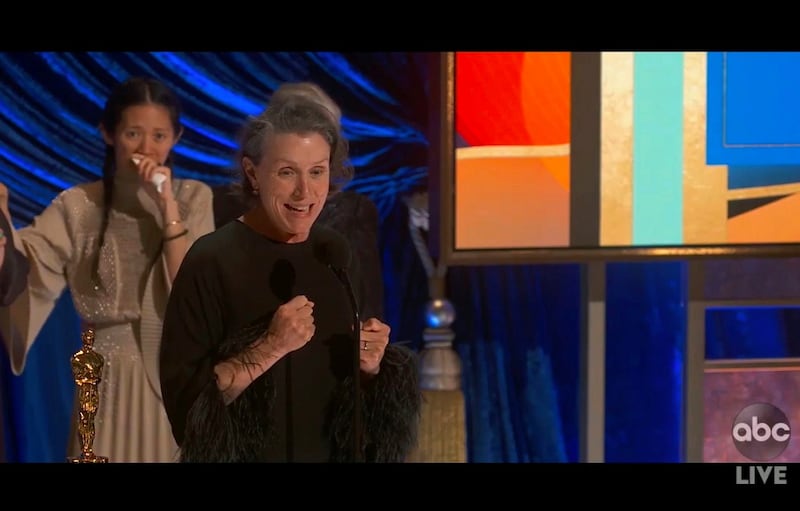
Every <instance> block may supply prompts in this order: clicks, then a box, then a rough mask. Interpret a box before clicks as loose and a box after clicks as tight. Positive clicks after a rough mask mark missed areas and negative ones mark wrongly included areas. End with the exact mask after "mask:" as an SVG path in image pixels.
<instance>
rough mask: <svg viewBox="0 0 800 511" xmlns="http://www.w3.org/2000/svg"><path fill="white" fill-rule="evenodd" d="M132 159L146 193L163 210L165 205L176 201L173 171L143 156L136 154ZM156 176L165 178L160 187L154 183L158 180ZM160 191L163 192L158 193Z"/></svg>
mask: <svg viewBox="0 0 800 511" xmlns="http://www.w3.org/2000/svg"><path fill="white" fill-rule="evenodd" d="M132 159H133V164H134V166H135V167H136V170H137V172H139V177H140V178H141V179H142V186H143V187H144V189H145V191H146V192H147V193H148V195H150V196H151V197H152V198H153V199H154V200H155V201H156V202H157V203H158V205H159V206H160V207H161V209H162V210H163V209H164V205H165V204H166V203H167V202H168V201H170V200H172V199H174V196H173V194H172V169H170V168H169V167H166V166H164V165H161V164H160V163H158V162H157V161H155V160H154V159H152V158H149V157H147V156H144V155H141V154H134V155H133V157H132ZM156 174H161V175H163V176H164V178H163V182H162V183H161V184H160V185H159V186H158V187H157V186H156V184H155V183H154V182H153V180H154V179H157V178H155V176H156ZM159 189H160V190H161V191H160V192H159V191H158V190H159Z"/></svg>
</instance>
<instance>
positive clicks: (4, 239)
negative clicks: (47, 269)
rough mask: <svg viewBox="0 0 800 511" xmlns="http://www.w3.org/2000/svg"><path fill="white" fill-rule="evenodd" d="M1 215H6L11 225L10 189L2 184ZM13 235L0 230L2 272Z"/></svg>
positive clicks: (0, 197)
mask: <svg viewBox="0 0 800 511" xmlns="http://www.w3.org/2000/svg"><path fill="white" fill-rule="evenodd" d="M0 215H5V216H6V220H7V221H8V225H11V214H10V213H9V212H8V188H6V185H4V184H3V183H0ZM10 235H11V233H6V232H4V231H3V230H2V229H0V270H2V269H3V262H4V261H5V258H6V243H8V237H9V236H10Z"/></svg>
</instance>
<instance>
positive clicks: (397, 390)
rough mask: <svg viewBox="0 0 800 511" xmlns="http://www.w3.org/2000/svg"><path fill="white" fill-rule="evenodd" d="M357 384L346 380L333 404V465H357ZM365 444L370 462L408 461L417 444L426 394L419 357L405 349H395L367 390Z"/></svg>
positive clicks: (389, 351)
mask: <svg viewBox="0 0 800 511" xmlns="http://www.w3.org/2000/svg"><path fill="white" fill-rule="evenodd" d="M353 390H354V388H353V379H352V378H350V377H348V378H346V379H345V380H343V381H342V383H341V384H340V385H339V388H338V389H337V392H336V395H335V396H334V398H333V401H332V403H331V405H332V407H331V412H330V414H329V417H330V423H329V428H328V429H329V434H330V435H331V439H332V442H331V443H332V444H333V445H332V450H331V452H332V461H335V462H345V461H352V451H351V448H350V446H351V439H352V435H353V420H352V419H353V395H354V392H353ZM361 395H362V399H363V405H362V407H361V411H362V414H363V419H362V424H363V435H364V436H363V445H364V459H365V460H366V461H367V462H378V463H381V462H383V463H400V462H403V461H405V459H406V457H407V456H408V455H409V454H410V453H411V450H412V449H413V448H414V447H415V445H416V442H417V432H418V428H419V415H420V407H421V404H422V394H421V392H420V388H419V373H418V367H417V357H416V354H415V353H414V352H412V351H411V350H409V349H408V348H405V347H403V346H399V345H395V344H389V345H388V346H387V347H386V351H385V353H384V355H383V360H381V370H380V372H379V373H378V374H377V375H375V377H374V378H372V379H371V380H370V381H369V382H368V383H367V384H365V385H363V386H362V393H361Z"/></svg>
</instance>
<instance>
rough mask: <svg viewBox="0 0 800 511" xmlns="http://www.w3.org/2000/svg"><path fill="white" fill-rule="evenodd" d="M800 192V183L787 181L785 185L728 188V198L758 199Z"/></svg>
mask: <svg viewBox="0 0 800 511" xmlns="http://www.w3.org/2000/svg"><path fill="white" fill-rule="evenodd" d="M795 193H800V183H787V184H784V185H769V186H754V187H752V188H735V189H733V190H727V194H726V198H727V199H728V200H738V199H758V198H761V197H778V196H780V195H793V194H795Z"/></svg>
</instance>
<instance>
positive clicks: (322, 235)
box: [314, 228, 350, 270]
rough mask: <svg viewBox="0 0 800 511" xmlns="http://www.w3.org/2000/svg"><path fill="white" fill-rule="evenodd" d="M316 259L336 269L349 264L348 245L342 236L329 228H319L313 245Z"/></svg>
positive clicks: (343, 267)
mask: <svg viewBox="0 0 800 511" xmlns="http://www.w3.org/2000/svg"><path fill="white" fill-rule="evenodd" d="M314 253H315V254H316V257H317V259H318V260H319V261H320V262H322V263H323V264H326V265H328V266H332V267H333V268H336V269H339V270H341V269H345V268H347V267H349V266H350V245H349V244H348V243H347V240H346V239H344V237H343V236H342V235H341V234H339V233H337V232H336V231H333V230H330V229H327V228H326V229H320V231H319V236H318V237H317V240H316V242H315V245H314Z"/></svg>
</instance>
